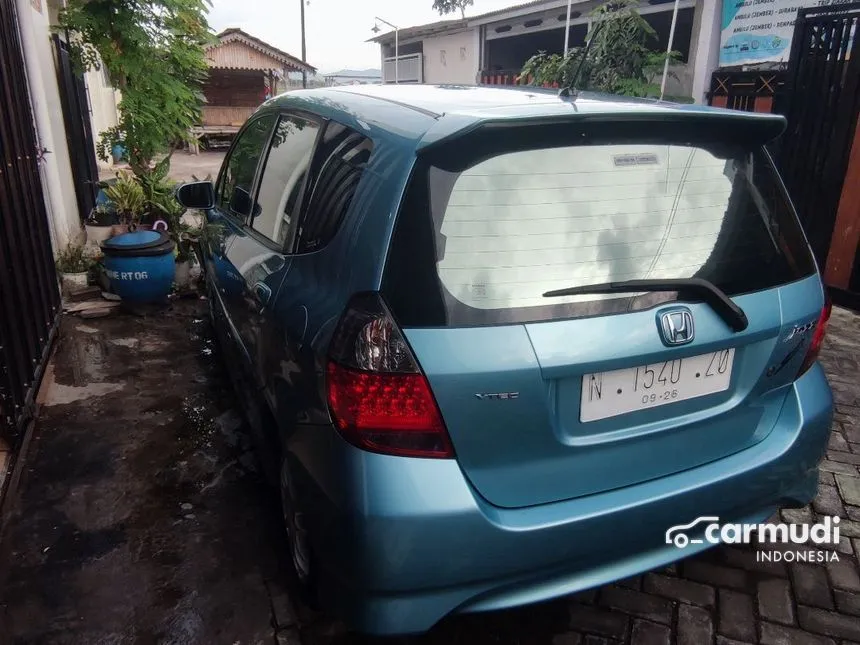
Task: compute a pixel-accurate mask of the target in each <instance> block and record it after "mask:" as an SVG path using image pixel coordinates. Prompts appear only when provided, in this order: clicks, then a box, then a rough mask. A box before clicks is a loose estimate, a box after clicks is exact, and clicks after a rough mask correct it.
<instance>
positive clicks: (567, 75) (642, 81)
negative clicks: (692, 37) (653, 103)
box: [520, 0, 681, 97]
mask: <svg viewBox="0 0 860 645" xmlns="http://www.w3.org/2000/svg"><path fill="white" fill-rule="evenodd" d="M638 6H639V0H611V1H610V2H606V3H605V4H603V5H601V6H599V7H597V8H596V9H594V11H592V12H591V17H592V23H591V29H590V30H589V32H588V38H587V39H588V40H591V41H592V42H591V47H590V48H588V53H587V54H586V51H585V50H586V48H585V47H574V48H572V49H570V50H569V51H568V54H567V56H562V55H560V54H547V53H546V52H539V53H538V54H536V55H535V56H532V57H531V58H530V59H529V60H527V61H526V63H525V65H524V66H523V69H522V72H521V73H520V79H521V82H524V81H525V80H526V79H531V83H533V84H535V85H552V84H553V83H558V85H559V86H560V87H569V86H570V85H571V83H574V84H575V86H576V88H577V89H586V90H595V91H598V92H608V93H610V94H624V95H627V96H639V97H649V96H659V95H660V85H659V80H660V75H661V73H662V71H663V63H664V61H665V60H666V53H665V52H659V51H654V50H652V49H651V48H650V47H649V45H651V44H653V43H654V41H656V38H657V34H656V33H655V31H654V29H653V28H652V27H651V25H649V24H648V22H647V21H646V20H645V19H644V18H643V17H642V16H641V15H640V14H639V12H638V11H637V10H636V9H637V7H638ZM680 56H681V55H680V53H679V52H675V51H673V52H671V53H670V54H669V59H670V60H669V62H670V63H671V62H673V61H677V60H679V59H680ZM583 57H585V60H584V61H583ZM580 64H581V65H582V69H581V71H580V72H579V78H577V79H574V75H575V74H576V71H577V69H578V68H579V66H580Z"/></svg>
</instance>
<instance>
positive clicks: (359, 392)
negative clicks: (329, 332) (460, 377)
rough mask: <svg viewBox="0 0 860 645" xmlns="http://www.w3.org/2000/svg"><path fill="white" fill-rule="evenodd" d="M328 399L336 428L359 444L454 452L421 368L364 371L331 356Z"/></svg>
mask: <svg viewBox="0 0 860 645" xmlns="http://www.w3.org/2000/svg"><path fill="white" fill-rule="evenodd" d="M328 404H329V408H330V409H331V413H332V416H333V417H334V421H335V424H336V425H337V428H338V430H340V432H341V434H342V435H343V436H344V437H345V438H346V439H347V440H348V441H349V442H350V443H352V444H354V445H356V446H358V447H359V448H363V449H365V450H370V451H373V452H382V453H386V454H391V455H404V456H412V457H437V458H447V457H452V456H453V451H452V450H451V445H450V442H449V441H448V433H447V432H446V430H445V425H444V424H443V423H442V418H441V416H440V415H439V410H438V409H437V408H436V401H435V400H434V399H433V394H432V393H431V392H430V386H429V385H428V383H427V379H426V377H425V376H424V375H423V374H378V373H374V372H362V371H358V370H352V369H349V368H348V367H343V366H342V365H338V364H337V363H334V362H331V363H329V365H328Z"/></svg>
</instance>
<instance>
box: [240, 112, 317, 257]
mask: <svg viewBox="0 0 860 645" xmlns="http://www.w3.org/2000/svg"><path fill="white" fill-rule="evenodd" d="M318 131H319V126H318V125H317V124H316V123H315V122H313V121H310V120H307V119H303V118H301V117H298V116H294V115H284V116H282V117H281V118H280V119H279V120H278V125H277V127H276V128H275V133H274V135H273V136H272V144H271V147H270V149H269V155H268V158H267V159H266V162H265V168H264V170H263V174H262V178H261V179H260V188H259V193H258V194H257V210H256V213H255V214H254V217H253V218H252V220H251V226H252V228H253V229H254V230H255V231H257V232H258V233H260V234H261V235H264V236H265V237H267V238H268V239H270V240H272V241H273V242H275V243H276V244H277V245H278V246H283V244H284V242H285V241H286V240H287V236H288V233H289V232H290V231H291V226H292V225H293V222H294V220H295V218H296V215H297V213H296V211H295V209H296V205H297V203H298V197H299V195H301V192H302V188H303V186H304V182H305V175H306V174H307V170H308V166H309V164H310V160H311V155H312V154H313V150H314V143H315V142H316V138H317V132H318Z"/></svg>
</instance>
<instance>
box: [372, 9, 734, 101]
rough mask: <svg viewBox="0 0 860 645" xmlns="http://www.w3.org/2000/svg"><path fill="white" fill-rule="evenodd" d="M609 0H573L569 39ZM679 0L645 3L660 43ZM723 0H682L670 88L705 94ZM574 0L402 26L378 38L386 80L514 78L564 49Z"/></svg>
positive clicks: (577, 37) (581, 36)
mask: <svg viewBox="0 0 860 645" xmlns="http://www.w3.org/2000/svg"><path fill="white" fill-rule="evenodd" d="M601 3H602V0H573V2H572V10H571V18H570V31H569V44H570V46H571V47H575V46H581V45H583V44H585V38H586V34H587V33H588V29H589V23H590V20H591V19H590V17H589V14H590V13H591V12H592V11H593V10H594V9H595V8H596V7H597V6H599V5H600V4H601ZM673 9H674V3H673V2H666V1H665V0H646V1H644V2H642V4H641V7H640V9H639V11H640V13H641V14H642V15H643V17H644V18H645V19H646V20H647V21H648V23H649V24H650V25H651V26H652V27H653V28H654V30H655V31H656V32H657V40H656V41H655V43H654V46H655V48H657V49H661V48H662V49H665V48H666V46H667V45H668V42H669V32H670V30H671V23H672V12H673ZM721 9H722V7H721V3H720V2H717V1H716V0H680V3H679V12H678V20H677V24H676V27H675V35H674V39H673V49H675V50H677V51H679V52H680V53H681V62H680V63H679V64H677V65H673V66H672V67H671V71H672V74H673V76H672V77H671V78H670V79H669V82H668V86H667V94H669V95H673V96H683V97H692V98H693V99H694V100H695V101H696V102H702V101H703V100H704V99H705V93H706V92H707V90H708V88H709V86H710V76H711V73H712V72H713V71H714V69H715V68H716V66H717V63H718V58H719V41H720V26H721V24H720V20H721ZM566 23H567V0H535V1H534V2H529V3H526V4H522V5H517V6H513V7H509V8H507V9H502V10H498V11H493V12H490V13H485V14H481V15H478V16H474V17H470V18H465V19H459V20H443V21H439V22H435V23H431V24H427V25H419V26H416V27H409V28H406V29H400V30H399V31H398V34H397V37H398V38H397V40H398V46H397V50H398V51H397V52H396V53H395V33H394V32H393V31H392V32H388V33H386V34H382V35H380V36H378V37H376V38H373V39H372V42H377V43H379V45H380V50H381V59H382V61H381V62H382V69H383V82H385V83H393V82H395V61H397V69H396V71H397V77H398V78H397V82H400V83H455V84H467V85H473V84H477V83H492V84H495V83H506V82H507V83H512V82H514V79H515V77H516V76H517V75H518V74H519V71H520V70H521V69H522V66H523V64H524V63H525V62H526V61H527V60H528V59H529V58H530V57H531V56H533V55H534V54H536V53H538V52H539V51H546V52H548V53H559V54H560V53H562V52H563V51H564V41H565V24H566Z"/></svg>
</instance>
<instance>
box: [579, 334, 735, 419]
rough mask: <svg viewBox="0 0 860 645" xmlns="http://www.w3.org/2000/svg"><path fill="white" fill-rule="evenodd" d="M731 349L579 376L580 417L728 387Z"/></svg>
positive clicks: (631, 409)
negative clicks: (580, 382)
mask: <svg viewBox="0 0 860 645" xmlns="http://www.w3.org/2000/svg"><path fill="white" fill-rule="evenodd" d="M734 360H735V350H734V349H723V350H720V351H718V352H711V353H710V354H700V355H699V356H691V357H690V358H679V359H677V360H674V361H664V362H662V363H652V364H650V365H640V366H639V367H629V368H625V369H622V370H613V371H611V372H597V373H595V374H586V375H585V376H583V377H582V399H581V405H580V412H579V420H580V421H582V422H587V421H597V420H598V419H606V418H607V417H614V416H617V415H619V414H626V413H628V412H636V411H637V410H646V409H648V408H654V407H657V406H658V405H666V404H668V403H677V402H678V401H686V400H687V399H695V398H696V397H699V396H705V395H707V394H714V393H715V392H723V391H725V390H727V389H729V382H730V381H731V378H732V364H733V363H734Z"/></svg>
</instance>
